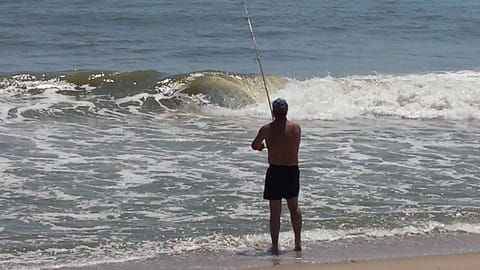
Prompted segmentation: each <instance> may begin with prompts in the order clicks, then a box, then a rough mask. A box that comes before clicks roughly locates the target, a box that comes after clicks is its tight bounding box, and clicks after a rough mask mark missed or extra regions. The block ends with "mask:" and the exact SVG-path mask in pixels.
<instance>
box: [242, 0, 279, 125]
mask: <svg viewBox="0 0 480 270" xmlns="http://www.w3.org/2000/svg"><path fill="white" fill-rule="evenodd" d="M243 9H244V11H245V17H246V19H247V22H248V28H249V29H250V35H251V37H252V43H253V48H255V52H256V54H257V62H258V66H259V67H260V73H261V74H262V79H263V87H264V88H265V93H266V94H267V101H268V108H269V109H270V114H271V115H272V119H273V120H274V119H275V117H274V116H273V108H272V102H271V101H270V94H269V93H268V88H267V81H266V80H265V73H264V72H263V65H262V61H260V53H259V52H258V49H257V41H256V40H255V34H254V31H253V24H252V21H251V20H250V15H248V10H247V5H246V4H245V2H243Z"/></svg>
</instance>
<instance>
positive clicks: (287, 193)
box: [252, 98, 302, 254]
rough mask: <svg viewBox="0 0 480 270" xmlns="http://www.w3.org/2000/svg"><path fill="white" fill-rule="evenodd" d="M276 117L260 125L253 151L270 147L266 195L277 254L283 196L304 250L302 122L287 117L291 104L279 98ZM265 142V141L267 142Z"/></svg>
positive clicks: (298, 245) (297, 245) (274, 105)
mask: <svg viewBox="0 0 480 270" xmlns="http://www.w3.org/2000/svg"><path fill="white" fill-rule="evenodd" d="M272 108H273V116H274V119H275V120H273V121H272V122H271V123H268V124H266V125H264V126H262V127H261V128H260V130H259V131H258V134H257V137H255V139H254V140H253V142H252V148H253V149H254V150H258V151H262V150H263V149H264V148H268V163H269V164H270V166H269V167H268V170H267V174H266V177H265V190H264V193H263V198H264V199H266V200H269V202H270V203H269V205H270V236H271V238H272V248H271V251H272V253H274V254H278V251H279V248H278V235H279V232H280V214H281V212H282V198H285V199H286V200H287V205H288V209H289V210H290V220H291V222H292V227H293V232H294V235H295V248H294V250H295V251H300V250H302V246H301V239H300V232H301V229H302V212H301V211H300V208H299V207H298V193H299V190H300V185H299V176H300V172H299V169H298V148H299V146H300V135H301V129H300V125H298V124H297V123H295V122H293V121H290V120H287V111H288V104H287V102H286V101H285V100H284V99H281V98H277V99H275V100H274V101H273V102H272ZM264 141H265V143H266V144H265V143H264Z"/></svg>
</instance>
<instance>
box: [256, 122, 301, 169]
mask: <svg viewBox="0 0 480 270" xmlns="http://www.w3.org/2000/svg"><path fill="white" fill-rule="evenodd" d="M300 137H301V129H300V125H298V124H297V123H295V122H293V121H290V120H287V119H278V120H277V119H276V120H274V121H273V122H271V123H268V124H266V125H264V126H262V127H261V128H260V130H259V132H258V135H257V137H256V138H255V140H254V141H253V143H252V148H253V149H255V150H261V149H263V148H264V147H265V146H264V145H263V141H264V140H265V143H266V147H267V148H268V163H270V164H271V165H284V166H293V165H298V148H299V146H300Z"/></svg>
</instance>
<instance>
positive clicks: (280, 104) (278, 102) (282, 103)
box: [272, 98, 288, 114]
mask: <svg viewBox="0 0 480 270" xmlns="http://www.w3.org/2000/svg"><path fill="white" fill-rule="evenodd" d="M272 108H273V112H275V113H277V114H286V113H287V111H288V103H287V101H286V100H285V99H283V98H277V99H275V100H274V101H273V102H272Z"/></svg>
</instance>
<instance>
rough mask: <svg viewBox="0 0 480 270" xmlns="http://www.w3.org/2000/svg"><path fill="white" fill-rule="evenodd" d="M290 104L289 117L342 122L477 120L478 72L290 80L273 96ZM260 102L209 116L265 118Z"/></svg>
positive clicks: (479, 110) (479, 101) (479, 106)
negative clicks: (389, 118) (363, 118)
mask: <svg viewBox="0 0 480 270" xmlns="http://www.w3.org/2000/svg"><path fill="white" fill-rule="evenodd" d="M276 97H284V98H286V99H287V101H288V102H289V105H290V107H289V114H290V118H293V119H323V120H341V119H349V118H355V117H361V116H368V115H371V116H394V117H400V118H408V119H451V120H468V119H480V72H477V71H460V72H445V73H428V74H406V75H371V76H351V77H344V78H333V77H323V78H318V77H317V78H312V79H307V80H304V81H299V80H290V82H289V83H288V84H287V85H286V86H285V88H284V89H282V90H280V91H279V92H277V93H274V95H273V96H272V100H273V99H274V98H276ZM266 112H268V107H267V104H266V102H265V101H259V103H258V104H255V105H253V106H249V107H247V108H244V109H241V110H240V111H237V112H236V111H231V110H228V109H222V108H217V111H216V112H214V113H219V114H227V115H228V114H233V115H242V114H244V115H248V116H257V117H258V116H264V117H265V118H268V116H269V114H268V113H266Z"/></svg>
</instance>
